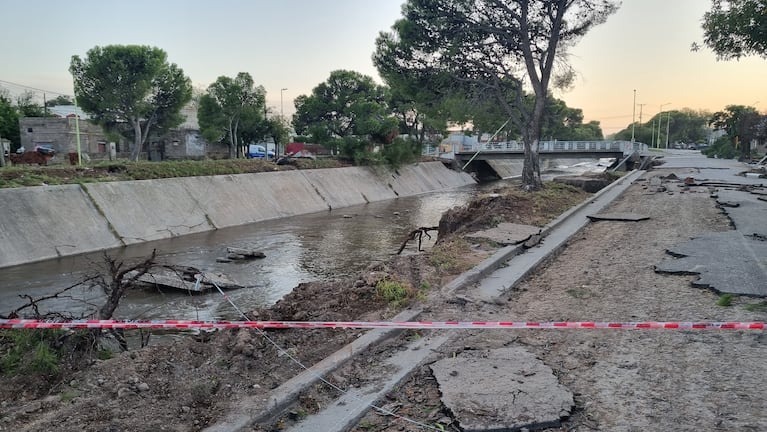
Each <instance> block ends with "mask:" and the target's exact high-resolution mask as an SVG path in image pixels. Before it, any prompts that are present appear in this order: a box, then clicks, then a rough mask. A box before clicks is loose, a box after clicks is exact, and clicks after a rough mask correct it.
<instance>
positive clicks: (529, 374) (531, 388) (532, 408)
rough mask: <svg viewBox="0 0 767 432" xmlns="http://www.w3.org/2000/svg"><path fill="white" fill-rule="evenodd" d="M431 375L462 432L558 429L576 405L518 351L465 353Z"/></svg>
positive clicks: (547, 369)
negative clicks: (562, 420)
mask: <svg viewBox="0 0 767 432" xmlns="http://www.w3.org/2000/svg"><path fill="white" fill-rule="evenodd" d="M431 370H432V372H433V373H434V377H435V378H436V379H437V382H438V383H439V388H440V391H441V392H442V402H443V403H444V404H445V406H446V407H447V408H449V409H450V411H451V412H452V413H453V415H454V416H455V418H456V420H457V421H458V423H459V425H460V426H461V430H463V431H466V432H480V431H483V432H486V431H497V432H501V431H518V430H522V429H523V428H524V429H527V430H536V429H544V428H552V427H559V425H560V422H561V419H562V418H563V417H567V416H569V415H570V412H571V410H572V408H573V406H574V405H575V402H574V401H573V394H572V392H570V390H568V389H567V388H566V387H565V386H563V385H562V384H560V383H559V381H558V380H557V377H556V376H554V373H553V371H552V370H551V368H550V367H548V366H546V365H545V364H544V363H543V362H542V361H541V360H539V359H538V358H536V357H535V355H534V354H532V353H530V352H528V351H526V350H525V349H523V348H520V347H509V348H502V349H495V350H490V351H464V352H463V353H461V355H459V356H457V357H449V358H445V359H442V360H440V361H438V362H436V363H434V364H432V365H431Z"/></svg>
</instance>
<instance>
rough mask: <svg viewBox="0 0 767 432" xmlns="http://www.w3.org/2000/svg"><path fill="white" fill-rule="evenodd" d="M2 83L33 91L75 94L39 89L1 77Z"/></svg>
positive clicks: (0, 81)
mask: <svg viewBox="0 0 767 432" xmlns="http://www.w3.org/2000/svg"><path fill="white" fill-rule="evenodd" d="M0 83H2V84H8V85H12V86H16V87H20V88H23V89H27V90H33V91H36V92H41V93H46V94H48V93H50V94H53V95H58V96H68V97H73V95H71V94H67V93H61V92H57V91H52V90H44V89H39V88H36V87H31V86H28V85H24V84H19V83H15V82H11V81H5V80H1V79H0Z"/></svg>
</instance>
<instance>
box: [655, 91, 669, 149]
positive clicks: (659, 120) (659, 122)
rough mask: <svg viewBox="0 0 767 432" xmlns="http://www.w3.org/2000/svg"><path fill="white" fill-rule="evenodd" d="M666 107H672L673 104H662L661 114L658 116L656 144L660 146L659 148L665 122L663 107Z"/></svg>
mask: <svg viewBox="0 0 767 432" xmlns="http://www.w3.org/2000/svg"><path fill="white" fill-rule="evenodd" d="M666 105H671V102H666V103H664V104H660V113H659V114H658V141H657V142H656V144H657V145H658V148H660V130H661V129H662V125H663V123H662V121H663V107H664V106H666Z"/></svg>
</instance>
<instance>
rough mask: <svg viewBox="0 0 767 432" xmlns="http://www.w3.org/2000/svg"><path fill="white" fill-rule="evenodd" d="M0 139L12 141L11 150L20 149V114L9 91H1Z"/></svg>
mask: <svg viewBox="0 0 767 432" xmlns="http://www.w3.org/2000/svg"><path fill="white" fill-rule="evenodd" d="M0 138H5V139H7V140H10V141H11V150H16V149H17V148H19V146H20V145H21V144H20V136H19V113H18V112H17V111H16V108H15V107H14V106H13V103H12V101H11V97H10V95H9V94H8V91H7V90H5V89H0Z"/></svg>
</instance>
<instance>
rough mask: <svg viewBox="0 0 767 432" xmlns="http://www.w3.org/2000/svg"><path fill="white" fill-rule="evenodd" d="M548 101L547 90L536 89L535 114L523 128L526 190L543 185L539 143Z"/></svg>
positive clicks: (523, 174) (523, 169) (539, 187)
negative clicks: (544, 109) (544, 110)
mask: <svg viewBox="0 0 767 432" xmlns="http://www.w3.org/2000/svg"><path fill="white" fill-rule="evenodd" d="M545 103H546V91H545V90H543V89H536V92H535V106H534V107H533V115H532V116H531V118H530V121H529V122H528V124H527V127H526V128H524V130H523V135H522V141H523V144H524V146H525V163H524V165H523V167H522V184H523V186H524V188H525V190H528V191H533V190H539V189H541V187H542V186H543V180H541V165H540V160H539V157H538V156H539V155H538V144H539V143H540V140H541V119H542V118H543V108H544V107H545Z"/></svg>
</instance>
